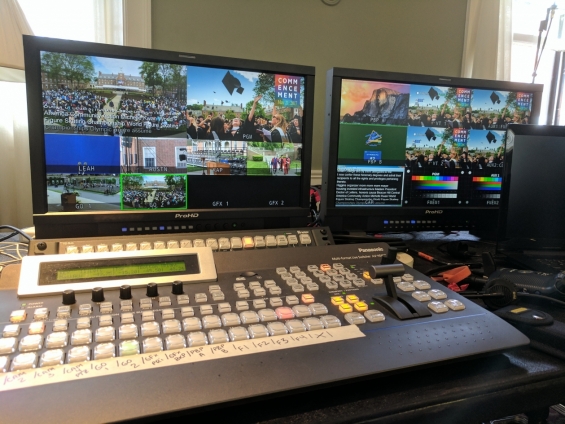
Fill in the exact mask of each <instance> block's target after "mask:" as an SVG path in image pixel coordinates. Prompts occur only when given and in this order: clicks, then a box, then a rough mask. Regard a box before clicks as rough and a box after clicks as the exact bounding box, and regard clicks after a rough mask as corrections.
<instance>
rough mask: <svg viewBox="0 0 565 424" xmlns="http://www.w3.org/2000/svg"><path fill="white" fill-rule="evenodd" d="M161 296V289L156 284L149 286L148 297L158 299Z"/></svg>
mask: <svg viewBox="0 0 565 424" xmlns="http://www.w3.org/2000/svg"><path fill="white" fill-rule="evenodd" d="M157 296H159V289H158V288H157V284H156V283H149V284H147V297H157Z"/></svg>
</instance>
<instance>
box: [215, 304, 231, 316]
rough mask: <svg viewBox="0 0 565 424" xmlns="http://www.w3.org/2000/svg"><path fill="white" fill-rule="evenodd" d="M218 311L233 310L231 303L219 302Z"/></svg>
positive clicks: (222, 312)
mask: <svg viewBox="0 0 565 424" xmlns="http://www.w3.org/2000/svg"><path fill="white" fill-rule="evenodd" d="M218 312H219V313H221V314H224V313H226V312H231V305H230V304H229V303H227V302H225V303H218Z"/></svg>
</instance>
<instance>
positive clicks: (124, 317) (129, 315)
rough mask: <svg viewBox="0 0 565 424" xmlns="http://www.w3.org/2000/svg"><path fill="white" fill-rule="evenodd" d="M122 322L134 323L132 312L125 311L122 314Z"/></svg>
mask: <svg viewBox="0 0 565 424" xmlns="http://www.w3.org/2000/svg"><path fill="white" fill-rule="evenodd" d="M121 321H122V324H133V321H134V318H133V314H132V313H131V312H125V313H123V314H122V319H121Z"/></svg>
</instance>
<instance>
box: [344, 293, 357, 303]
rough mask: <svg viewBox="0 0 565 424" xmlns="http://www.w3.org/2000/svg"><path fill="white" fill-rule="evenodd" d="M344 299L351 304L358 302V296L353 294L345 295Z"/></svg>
mask: <svg viewBox="0 0 565 424" xmlns="http://www.w3.org/2000/svg"><path fill="white" fill-rule="evenodd" d="M345 300H347V303H351V304H354V303H357V302H359V298H358V297H357V296H355V295H354V294H348V295H347V296H345Z"/></svg>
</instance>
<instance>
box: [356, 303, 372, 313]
mask: <svg viewBox="0 0 565 424" xmlns="http://www.w3.org/2000/svg"><path fill="white" fill-rule="evenodd" d="M353 307H354V308H355V310H356V311H357V312H365V311H366V310H367V309H369V306H368V305H367V304H366V303H365V302H357V303H356V304H355V305H353Z"/></svg>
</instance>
